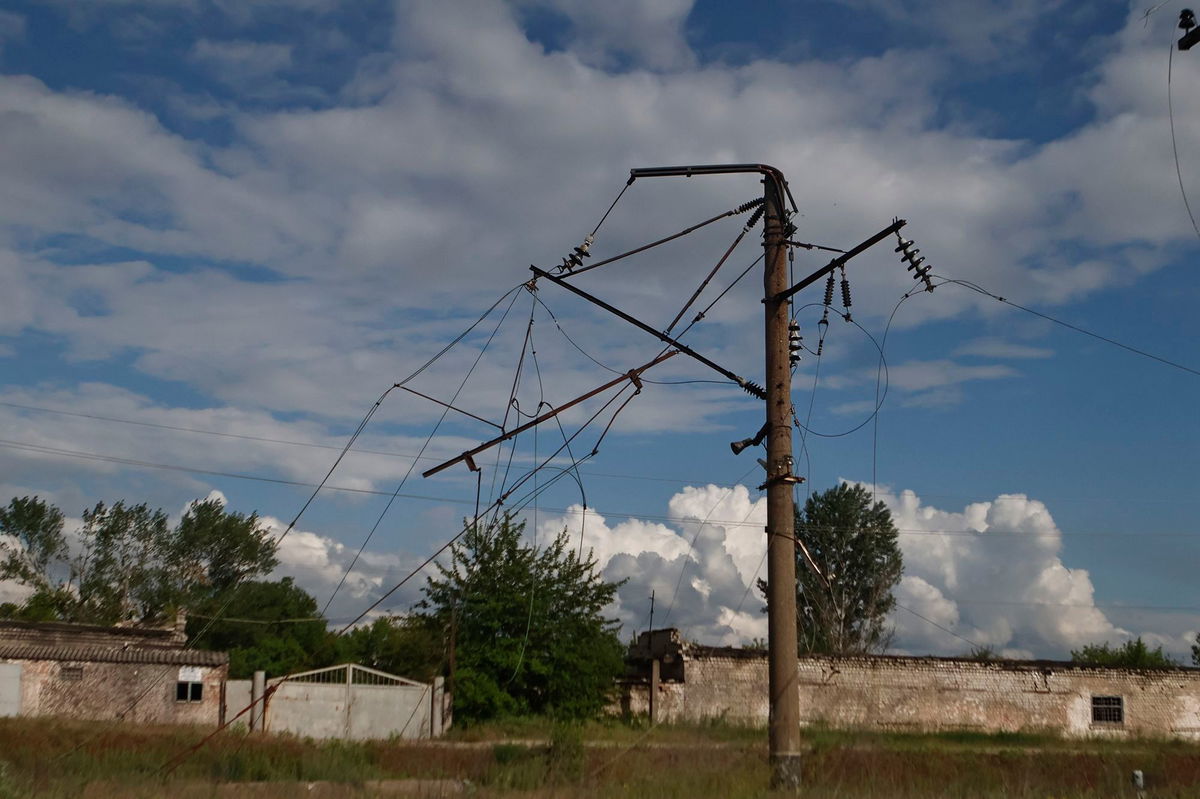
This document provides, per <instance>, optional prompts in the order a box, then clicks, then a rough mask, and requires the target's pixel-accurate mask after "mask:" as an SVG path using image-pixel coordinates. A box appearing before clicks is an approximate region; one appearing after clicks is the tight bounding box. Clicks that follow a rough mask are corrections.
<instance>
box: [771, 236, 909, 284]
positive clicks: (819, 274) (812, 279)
mask: <svg viewBox="0 0 1200 799" xmlns="http://www.w3.org/2000/svg"><path fill="white" fill-rule="evenodd" d="M907 224H908V222H907V221H906V220H904V219H897V220H896V221H895V222H893V223H892V224H890V225H888V226H887V227H885V228H884V229H883V230H881V231H879V232H878V233H876V234H875V235H874V236H872V237H871V238H869V239H867V240H866V241H864V242H863V243H862V244H859V245H858V246H857V247H852V248H850V249H849V250H847V251H846V252H845V254H843V255H839V256H838V257H837V258H834V259H833V260H832V261H830V262H829V263H828V264H826V265H825V266H822V267H821V268H820V269H818V270H817V271H815V272H813V273H812V274H811V275H809V276H808V277H806V278H804V279H803V280H801V281H800V282H799V283H797V284H796V285H794V286H792V287H791V288H790V289H787V290H786V291H782V292H780V293H779V294H776V295H775V296H774V297H772V298H771V299H772V300H786V299H789V298H790V297H791V296H792V295H794V294H796V293H797V292H799V291H803V290H804V289H805V288H807V287H808V286H811V285H812V284H813V283H816V282H817V281H818V280H820V279H821V278H823V277H825V276H826V275H828V274H829V273H830V272H832V271H833V270H834V269H837V268H838V267H839V266H842V265H843V264H845V263H846V262H847V261H849V260H850V259H851V258H853V257H854V256H856V255H861V254H862V253H864V252H866V251H867V250H869V249H871V248H872V247H874V246H875V245H876V244H878V243H879V242H881V241H883V240H884V239H886V238H887V237H888V236H890V235H892V234H893V233H895V232H896V231H897V230H899V229H900V228H902V227H904V226H905V225H907ZM763 302H766V300H763Z"/></svg>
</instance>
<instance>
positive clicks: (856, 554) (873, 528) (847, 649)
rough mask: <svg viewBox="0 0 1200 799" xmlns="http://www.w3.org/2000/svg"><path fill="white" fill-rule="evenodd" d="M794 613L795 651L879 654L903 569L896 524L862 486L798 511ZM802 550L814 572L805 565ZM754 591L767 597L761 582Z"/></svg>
mask: <svg viewBox="0 0 1200 799" xmlns="http://www.w3.org/2000/svg"><path fill="white" fill-rule="evenodd" d="M795 530H796V540H797V542H799V543H800V544H802V545H803V548H802V547H800V546H797V547H796V609H797V624H798V626H799V635H798V638H799V648H800V651H801V652H819V653H826V654H857V653H866V652H881V651H883V650H884V649H887V646H888V644H889V643H890V642H891V637H892V631H891V630H890V629H888V628H887V627H886V625H885V620H886V618H887V615H888V613H889V612H890V611H891V610H892V608H893V607H894V606H895V603H896V600H895V599H894V598H893V597H892V588H894V587H895V585H896V583H898V582H899V581H900V575H901V573H902V572H903V570H904V566H903V560H902V557H901V555H900V547H899V545H898V544H897V540H896V526H895V525H894V524H893V523H892V514H891V512H890V511H889V510H888V509H887V506H886V505H884V504H883V503H882V502H875V503H873V504H872V502H871V493H870V492H869V491H868V490H867V489H865V488H863V487H862V486H860V485H852V484H850V483H841V484H839V485H836V486H834V487H833V488H830V489H829V490H827V491H821V492H817V493H814V494H813V495H812V496H810V497H809V498H808V500H807V501H806V502H805V503H804V507H803V508H800V509H797V510H796V524H795ZM805 550H807V552H808V555H809V556H811V558H812V561H813V563H814V564H815V565H816V567H817V569H819V570H820V574H818V573H817V572H816V570H814V569H813V567H812V565H810V564H809V561H808V557H806V556H805V554H804V552H805ZM758 585H759V590H760V591H762V592H763V593H764V594H765V593H766V583H765V581H762V580H759V583H758Z"/></svg>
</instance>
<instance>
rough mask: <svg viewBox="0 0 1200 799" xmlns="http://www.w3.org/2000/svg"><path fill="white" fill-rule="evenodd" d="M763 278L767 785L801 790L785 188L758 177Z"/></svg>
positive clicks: (776, 179)
mask: <svg viewBox="0 0 1200 799" xmlns="http://www.w3.org/2000/svg"><path fill="white" fill-rule="evenodd" d="M763 187H764V198H765V201H766V203H765V216H764V227H763V247H764V248H765V253H764V255H765V265H766V269H765V272H764V276H763V284H764V287H765V294H764V297H765V300H764V303H765V307H766V392H767V403H766V404H767V409H766V410H767V422H766V423H767V608H768V610H767V630H768V637H769V641H770V666H769V674H770V692H771V695H770V707H771V719H770V758H771V786H772V787H773V788H776V789H793V790H794V789H798V788H799V787H800V689H799V685H798V684H797V668H798V663H797V660H796V658H797V651H798V650H797V647H796V548H795V543H794V539H795V507H794V504H793V502H792V484H793V482H794V479H793V477H792V419H791V413H792V370H791V361H790V359H789V357H788V356H789V355H790V350H789V348H788V321H789V319H788V308H789V302H788V300H787V298H786V297H782V296H781V295H782V294H783V292H785V291H786V290H787V289H788V272H787V245H786V244H785V243H784V241H785V239H786V233H785V230H784V224H785V222H784V220H785V215H784V204H783V193H784V187H783V186H782V185H781V177H780V176H778V173H774V172H768V173H766V174H765V175H764V176H763Z"/></svg>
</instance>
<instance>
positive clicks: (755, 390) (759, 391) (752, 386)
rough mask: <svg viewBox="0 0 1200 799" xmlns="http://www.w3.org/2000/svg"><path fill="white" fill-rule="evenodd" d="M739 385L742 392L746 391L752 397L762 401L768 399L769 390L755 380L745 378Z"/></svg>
mask: <svg viewBox="0 0 1200 799" xmlns="http://www.w3.org/2000/svg"><path fill="white" fill-rule="evenodd" d="M738 385H739V386H741V387H742V391H745V392H746V393H747V394H749V395H750V396H752V397H758V398H759V399H760V400H765V399H766V398H767V390H766V389H765V388H763V387H762V386H760V385H759V384H758V383H755V382H754V381H753V380H746V379H744V378H743V380H742V382H741V383H738Z"/></svg>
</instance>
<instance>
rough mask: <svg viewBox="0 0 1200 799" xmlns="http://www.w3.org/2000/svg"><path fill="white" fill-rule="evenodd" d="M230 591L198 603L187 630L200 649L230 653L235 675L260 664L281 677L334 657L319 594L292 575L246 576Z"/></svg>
mask: <svg viewBox="0 0 1200 799" xmlns="http://www.w3.org/2000/svg"><path fill="white" fill-rule="evenodd" d="M228 591H229V593H225V594H218V595H215V596H213V597H211V598H210V599H208V600H207V601H206V602H205V603H204V604H201V605H200V606H198V607H197V608H196V609H195V611H194V612H193V613H192V614H190V615H189V616H188V625H187V632H188V638H189V640H190V641H192V643H194V644H195V645H196V646H198V647H200V648H201V649H216V650H220V651H224V652H228V653H229V676H230V677H231V678H233V679H245V678H247V677H250V676H251V675H253V674H254V672H255V671H257V670H259V669H261V670H263V671H265V672H267V674H269V675H272V676H276V677H278V676H282V675H285V674H292V673H295V672H298V671H305V670H308V669H316V668H321V667H323V666H329V665H331V664H332V663H333V662H334V660H335V658H336V655H337V649H336V647H335V643H334V640H333V636H332V635H331V634H330V633H329V631H328V630H327V629H326V626H325V620H324V619H322V618H320V615H319V614H318V612H317V600H315V599H314V598H313V597H312V596H311V595H310V594H309V593H308V592H307V591H305V590H304V589H303V588H301V587H300V586H298V585H296V584H295V581H294V580H293V579H292V578H291V577H284V578H283V579H282V580H276V581H261V580H260V581H249V582H244V583H242V584H240V585H237V586H235V587H233V588H231V589H228ZM309 620H311V621H309Z"/></svg>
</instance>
